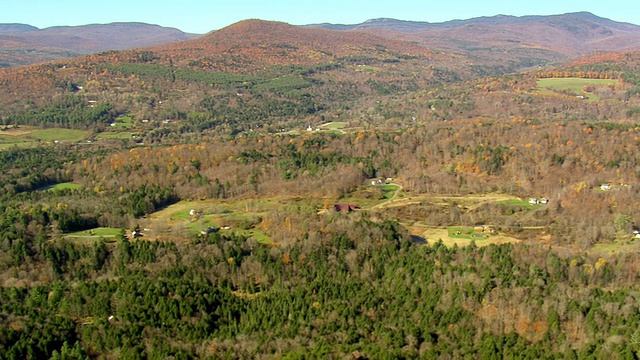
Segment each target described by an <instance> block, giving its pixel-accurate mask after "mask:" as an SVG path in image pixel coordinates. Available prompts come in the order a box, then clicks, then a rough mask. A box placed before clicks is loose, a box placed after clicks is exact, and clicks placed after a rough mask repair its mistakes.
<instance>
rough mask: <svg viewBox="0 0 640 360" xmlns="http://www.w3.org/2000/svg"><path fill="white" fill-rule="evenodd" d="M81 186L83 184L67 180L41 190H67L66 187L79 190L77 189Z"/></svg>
mask: <svg viewBox="0 0 640 360" xmlns="http://www.w3.org/2000/svg"><path fill="white" fill-rule="evenodd" d="M80 188H81V186H80V185H78V184H74V183H72V182H65V183H59V184H55V185H49V186H45V187H43V188H42V189H40V190H47V191H57V190H66V189H71V190H77V189H80Z"/></svg>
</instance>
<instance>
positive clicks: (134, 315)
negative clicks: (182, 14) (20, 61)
mask: <svg viewBox="0 0 640 360" xmlns="http://www.w3.org/2000/svg"><path fill="white" fill-rule="evenodd" d="M605 20H606V19H601V18H597V17H595V16H590V15H589V14H584V13H580V14H573V15H571V14H569V15H567V14H565V15H563V16H559V17H542V18H538V17H533V18H530V17H523V18H515V17H514V18H512V17H505V18H502V17H497V18H488V19H483V20H482V21H480V20H473V21H471V20H470V21H468V22H464V23H463V24H458V23H457V22H454V23H449V24H448V25H447V26H448V27H444V25H438V26H436V25H429V24H424V23H402V22H400V23H399V22H396V21H382V20H376V21H371V22H368V23H365V24H364V25H363V24H361V26H360V27H358V28H354V29H349V28H348V27H339V28H335V26H327V25H324V26H307V27H299V26H292V25H288V24H284V23H279V22H273V21H262V20H246V21H241V22H239V23H236V24H233V25H231V26H229V27H226V28H224V29H221V30H218V31H213V32H211V33H208V34H206V35H203V36H198V37H194V38H190V39H183V40H181V41H178V42H166V43H162V44H160V45H155V46H147V47H144V48H133V49H129V50H117V51H116V50H110V51H104V52H96V53H89V54H86V55H83V56H77V57H68V58H60V59H57V60H55V61H50V62H44V63H36V64H30V65H24V66H13V65H12V66H11V67H7V68H5V69H0V93H1V94H2V96H0V304H1V305H0V359H5V358H6V359H10V358H52V359H53V358H55V359H60V358H66V359H86V358H90V359H93V358H96V359H129V358H131V359H146V358H154V359H156V358H180V359H191V358H210V359H219V358H227V359H235V358H243V359H244V358H246V359H281V358H291V359H297V358H300V359H302V358H353V359H386V358H394V359H395V358H455V359H457V358H483V359H484V358H509V359H510V358H536V359H538V358H607V357H612V358H637V357H638V356H640V347H638V343H637V341H635V340H636V339H637V338H638V337H639V336H640V335H639V333H638V324H640V316H639V315H638V314H640V311H639V309H640V302H639V301H640V300H639V299H640V288H639V287H638V285H637V284H638V280H639V275H638V274H639V273H640V272H639V270H640V268H638V264H640V262H638V258H639V256H640V252H638V249H639V247H640V240H639V239H638V237H639V236H640V235H639V232H640V230H639V227H640V206H638V205H639V204H640V172H639V171H638V168H639V166H640V159H639V158H638V156H637V154H638V147H639V146H640V52H638V49H631V48H620V46H619V44H620V43H621V42H622V40H619V38H618V37H616V36H620V37H621V38H626V39H628V38H633V36H635V35H633V34H635V31H636V30H637V29H636V28H637V26H635V25H630V24H626V25H621V24H619V23H615V22H611V21H605ZM479 21H480V23H479ZM496 21H497V22H498V23H494V22H496ZM567 21H569V24H573V25H574V27H573V28H575V29H591V30H589V31H586V30H585V31H583V32H579V34H580V36H582V37H579V36H578V35H576V33H571V31H570V30H571V29H572V27H571V26H564V27H563V26H561V25H562V24H566V22H567ZM376 24H378V26H380V27H376ZM380 24H382V25H380ZM456 24H457V25H456ZM531 24H535V26H543V25H544V26H546V27H545V29H549V28H554V29H555V30H554V31H555V32H554V34H565V35H566V33H567V32H569V33H571V34H572V36H574V37H577V38H578V40H575V39H574V40H575V41H578V42H579V41H583V42H584V41H587V40H589V39H590V40H589V41H593V43H589V44H588V46H587V45H585V46H584V47H583V48H582V50H580V51H578V50H577V49H578V46H577V45H570V43H569V40H567V39H568V37H563V38H562V39H564V40H562V39H559V40H558V41H556V42H553V43H545V44H542V45H541V44H539V43H536V42H537V41H541V40H540V39H539V38H537V37H536V38H533V37H532V38H529V39H528V40H527V41H529V43H526V44H524V43H521V42H523V41H524V39H525V38H526V36H525V35H526V34H527V32H526V31H529V30H527V29H528V27H529V26H530V25H531ZM365 25H366V26H365ZM458 25H460V26H458ZM143 28H146V29H148V28H147V27H143ZM478 28H480V29H485V30H484V31H486V32H487V33H490V31H489V30H488V29H493V30H491V31H495V29H500V31H502V34H503V36H504V37H505V39H511V40H510V41H506V40H505V41H506V42H500V41H495V42H485V40H486V39H485V38H484V37H481V36H479V35H478V43H476V44H462V45H460V44H461V43H451V44H450V45H449V46H440V45H442V43H443V40H442V39H443V38H437V37H433V33H431V31H435V32H437V33H439V34H440V35H442V36H444V35H443V34H447V36H452V38H454V39H455V38H457V37H466V36H468V35H467V34H469V32H470V31H471V32H472V31H473V30H474V29H475V30H478ZM20 29H23V27H20ZM24 29H26V30H28V29H30V28H24ZM593 29H600V30H602V31H604V30H603V29H609V32H607V34H609V35H610V36H611V37H612V38H611V39H610V40H611V43H612V44H613V45H615V48H611V49H603V48H601V47H600V46H602V45H601V44H602V43H601V42H600V40H599V39H600V37H599V36H600V35H598V34H599V33H598V32H597V31H595V30H593ZM68 30H69V31H71V30H72V29H68ZM156 30H157V29H156ZM29 31H35V30H33V29H31V30H29ZM171 33H173V32H171ZM429 34H431V35H429ZM514 34H515V35H514ZM612 34H613V35H612ZM516 35H518V36H516ZM623 35H624V36H623ZM558 36H560V35H558ZM563 36H564V35H563ZM487 37H488V35H487ZM585 39H587V40H585ZM616 39H618V40H616ZM498 40H500V39H498ZM503 40H504V39H503ZM561 40H562V41H561ZM614 40H615V41H614ZM456 44H457V45H456ZM514 44H518V45H514ZM571 44H574V43H571ZM616 44H617V45H616ZM472 45H473V46H472ZM543 45H544V46H543ZM613 45H612V46H613ZM459 46H462V47H459ZM532 47H536V49H537V50H536V51H535V52H534V54H532V52H531V51H532V50H531V49H532ZM593 50H597V52H591V51H593ZM605 50H606V51H605ZM581 51H584V52H581ZM496 54H502V55H496ZM505 54H506V55H505ZM536 54H537V55H536ZM540 54H544V55H545V56H543V57H540V58H536V59H532V58H531V57H530V56H534V55H535V56H538V55H540ZM528 56H529V58H527V57H528ZM576 56H577V57H576Z"/></svg>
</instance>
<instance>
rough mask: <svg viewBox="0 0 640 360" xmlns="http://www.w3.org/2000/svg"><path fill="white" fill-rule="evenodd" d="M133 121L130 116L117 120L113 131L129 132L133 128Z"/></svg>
mask: <svg viewBox="0 0 640 360" xmlns="http://www.w3.org/2000/svg"><path fill="white" fill-rule="evenodd" d="M133 126H134V125H133V119H132V118H131V117H130V116H120V117H119V118H116V121H115V126H112V127H111V128H112V129H115V130H127V129H131V128H132V127H133Z"/></svg>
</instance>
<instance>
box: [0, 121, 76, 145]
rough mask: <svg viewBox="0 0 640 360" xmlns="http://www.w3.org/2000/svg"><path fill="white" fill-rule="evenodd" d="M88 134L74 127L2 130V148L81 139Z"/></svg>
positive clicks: (0, 138)
mask: <svg viewBox="0 0 640 360" xmlns="http://www.w3.org/2000/svg"><path fill="white" fill-rule="evenodd" d="M86 135H87V132H86V131H84V130H74V129H62V128H51V129H39V128H35V127H28V126H24V127H20V128H15V129H13V128H12V129H9V130H4V131H0V149H7V148H10V147H13V146H18V147H26V146H30V145H34V144H38V143H42V142H44V143H53V142H56V141H80V140H82V139H83V138H84V137H85V136H86Z"/></svg>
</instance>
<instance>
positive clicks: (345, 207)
mask: <svg viewBox="0 0 640 360" xmlns="http://www.w3.org/2000/svg"><path fill="white" fill-rule="evenodd" d="M333 208H334V209H335V210H336V211H337V212H343V213H350V212H352V211H355V210H357V209H359V208H360V206H358V205H356V204H349V203H335V204H333Z"/></svg>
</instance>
